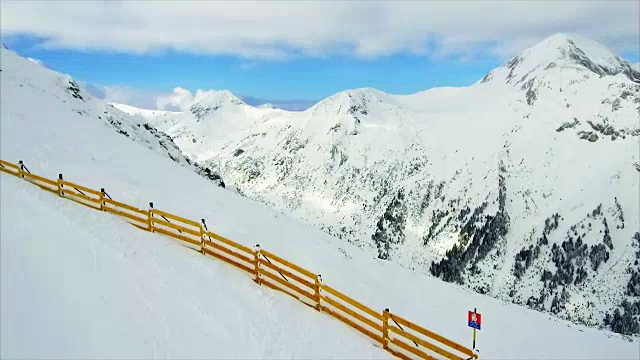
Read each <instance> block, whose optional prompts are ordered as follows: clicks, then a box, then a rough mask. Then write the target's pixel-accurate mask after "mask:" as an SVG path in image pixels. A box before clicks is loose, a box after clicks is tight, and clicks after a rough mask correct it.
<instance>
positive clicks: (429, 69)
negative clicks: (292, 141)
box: [0, 0, 640, 107]
mask: <svg viewBox="0 0 640 360" xmlns="http://www.w3.org/2000/svg"><path fill="white" fill-rule="evenodd" d="M638 11H640V8H639V6H638V2H637V1H615V0H611V1H559V2H554V8H553V11H549V6H548V3H546V2H544V3H541V2H527V1H517V2H504V1H471V2H464V1H454V2H441V1H424V2H400V1H395V2H394V1H390V2H389V1H375V2H366V1H357V2H348V1H344V2H302V1H301V2H296V1H284V2H279V1H261V2H247V1H238V2H233V3H229V2H213V1H210V2H203V1H200V2H188V1H184V2H180V3H179V4H176V3H172V2H166V1H159V2H153V1H143V2H135V1H126V2H112V1H107V2H104V1H83V2H78V1H47V2H42V1H23V2H4V3H3V4H2V12H1V13H0V16H1V18H0V20H1V21H0V27H1V29H2V35H3V37H2V41H3V43H5V44H6V45H7V46H8V47H9V48H11V49H12V50H14V51H16V52H18V53H19V54H20V55H23V56H26V57H31V58H35V59H38V60H41V61H42V62H43V63H44V64H45V66H47V67H49V68H51V69H54V70H56V71H59V72H63V73H67V74H70V75H72V76H73V77H75V78H77V79H79V80H81V81H83V82H86V83H89V84H93V85H95V86H98V87H102V89H103V90H104V92H105V94H106V95H105V97H106V98H107V100H110V101H116V102H127V103H130V104H133V105H136V106H144V107H154V106H155V102H156V100H155V99H156V98H157V97H158V96H161V95H163V94H170V93H171V92H172V91H173V89H174V88H176V87H181V88H183V89H187V90H189V91H191V92H195V91H196V90H197V89H204V90H208V89H229V90H231V91H232V92H234V93H235V94H237V95H242V96H250V97H252V98H250V99H252V101H253V102H260V101H273V100H320V99H322V98H324V97H327V96H329V95H331V94H333V93H335V92H338V91H342V90H345V89H352V88H358V87H375V88H377V89H380V90H383V91H385V92H390V93H394V94H409V93H414V92H417V91H421V90H426V89H429V88H432V87H436V86H460V85H469V84H471V83H473V82H475V81H477V80H479V79H481V78H482V77H483V76H484V75H485V74H486V73H487V72H488V71H490V70H491V69H492V68H494V67H496V66H498V65H500V64H501V63H502V62H503V61H505V60H506V59H508V58H509V57H511V56H514V55H516V54H517V53H518V52H519V51H521V50H522V49H524V48H526V47H528V46H531V45H533V44H535V43H536V42H538V41H540V40H542V39H543V38H545V37H547V36H549V35H551V34H553V33H555V32H575V33H578V34H581V35H584V36H587V37H590V38H592V39H594V40H596V41H599V42H601V43H603V44H604V45H605V46H607V47H609V48H611V49H612V50H613V51H615V52H617V53H618V54H620V55H622V56H623V57H625V58H627V59H628V60H630V61H631V62H637V61H639V60H640V59H639V57H640V55H639V53H640V45H638V42H639V41H638V40H639V38H640V30H639V29H640V19H638V17H637V14H638ZM507 13H508V14H509V16H505V14H507ZM634 14H635V15H634ZM594 24H598V26H594Z"/></svg>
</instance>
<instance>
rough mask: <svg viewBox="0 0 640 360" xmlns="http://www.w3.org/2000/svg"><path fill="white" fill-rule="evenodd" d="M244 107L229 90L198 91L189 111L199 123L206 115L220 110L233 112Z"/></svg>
mask: <svg viewBox="0 0 640 360" xmlns="http://www.w3.org/2000/svg"><path fill="white" fill-rule="evenodd" d="M245 106H248V105H247V104H245V103H244V102H243V101H242V100H240V98H238V97H237V96H235V95H234V94H233V93H232V92H231V91H229V90H219V91H216V90H209V91H200V90H198V91H197V92H196V95H195V97H194V102H193V104H192V105H191V107H190V108H189V111H190V112H191V113H192V114H193V115H194V116H195V117H196V119H197V121H201V120H202V119H204V118H205V117H207V115H209V114H211V113H212V112H215V111H218V110H220V109H225V110H227V111H229V110H230V111H235V110H236V109H238V108H240V107H245Z"/></svg>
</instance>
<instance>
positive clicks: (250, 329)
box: [0, 50, 640, 359]
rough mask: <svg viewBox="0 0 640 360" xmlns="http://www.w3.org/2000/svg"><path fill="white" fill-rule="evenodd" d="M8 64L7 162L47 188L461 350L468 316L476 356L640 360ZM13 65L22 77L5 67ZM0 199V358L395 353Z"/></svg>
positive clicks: (595, 333)
mask: <svg viewBox="0 0 640 360" xmlns="http://www.w3.org/2000/svg"><path fill="white" fill-rule="evenodd" d="M2 56H3V58H2V77H1V80H2V92H1V93H2V97H1V99H0V100H1V103H0V110H1V111H2V113H1V119H2V121H1V122H0V140H1V141H0V154H1V157H2V158H3V159H5V160H9V161H12V162H17V161H18V160H23V161H24V163H25V164H26V165H27V167H28V168H29V170H31V171H32V172H35V173H37V174H40V175H43V176H46V177H48V178H55V177H56V176H57V174H58V173H62V174H63V175H64V177H65V179H68V180H70V181H74V182H77V183H80V184H82V185H85V186H89V187H92V188H105V190H106V191H107V192H108V193H109V194H110V195H111V196H112V197H113V198H114V199H115V200H119V201H124V202H126V203H129V204H132V205H136V206H139V207H141V208H145V207H146V206H147V204H148V202H149V201H153V202H154V205H155V207H156V208H158V209H162V210H166V211H170V212H172V213H175V214H178V215H181V216H184V217H187V218H190V219H200V218H204V219H206V221H207V224H208V226H209V228H210V229H212V230H214V231H216V232H218V233H220V234H222V235H223V236H226V237H229V238H231V239H233V240H235V241H237V242H240V243H242V244H245V245H247V246H253V245H254V244H256V243H260V244H261V246H262V247H263V248H265V249H268V250H270V251H272V252H274V253H276V254H279V255H281V256H283V257H284V258H286V259H288V260H291V261H293V262H295V263H297V264H299V265H301V266H304V267H306V268H308V269H311V270H313V271H315V272H317V273H320V274H322V276H323V280H324V281H325V283H327V284H329V285H331V286H333V287H335V288H337V289H339V290H341V291H344V292H345V293H347V294H349V295H351V296H353V297H354V298H355V299H357V300H359V301H361V302H363V303H364V304H366V305H368V306H370V307H372V308H374V309H379V310H380V311H382V310H383V309H384V308H390V309H391V311H392V312H394V313H396V314H398V315H400V316H403V317H405V318H408V319H410V320H412V321H415V322H416V323H418V324H421V325H423V326H425V327H427V328H428V329H431V330H433V331H436V332H437V333H440V334H442V335H444V336H446V337H448V338H450V339H452V340H454V341H457V342H460V343H463V344H467V345H470V343H471V334H472V332H471V330H470V329H469V328H468V327H467V326H466V315H467V311H468V310H470V309H473V308H477V309H478V311H479V312H480V313H481V314H482V315H483V329H482V330H481V331H480V332H479V335H478V348H479V349H480V355H481V358H486V359H491V358H501V359H504V358H509V359H531V358H555V359H557V358H566V359H576V358H581V359H587V358H589V359H601V358H616V359H620V358H625V359H627V358H628V359H634V358H637V357H638V354H639V353H638V349H639V346H640V344H639V343H638V339H637V338H636V339H633V340H631V341H629V340H626V339H624V338H622V337H620V336H618V335H615V334H612V333H608V332H603V331H599V330H596V329H591V328H586V327H583V326H579V325H574V324H571V323H569V322H567V321H562V320H558V319H556V318H554V317H552V316H549V315H546V314H542V313H539V312H536V311H533V310H528V309H525V308H523V307H519V306H516V305H513V304H510V303H506V302H503V301H500V300H497V299H494V298H491V297H488V296H483V295H480V294H477V293H475V292H472V291H470V290H467V289H463V288H461V287H458V286H456V285H453V284H448V283H444V282H442V281H441V280H439V279H437V278H435V277H431V276H428V275H425V274H422V273H420V272H413V271H411V270H408V269H406V268H403V267H400V266H399V265H398V264H395V263H391V262H386V261H382V260H380V259H377V258H376V257H375V256H372V255H371V254H370V253H368V252H365V251H363V250H361V249H360V248H358V247H356V246H354V245H351V244H349V243H346V242H344V241H341V240H339V239H337V238H334V237H331V236H329V235H327V234H326V233H325V232H322V231H320V230H318V229H316V228H314V227H312V226H310V225H305V224H303V223H301V222H299V221H297V220H294V219H293V218H291V217H289V216H286V215H284V214H283V213H281V212H279V211H277V210H274V209H271V208H268V207H266V206H264V205H261V204H258V203H256V202H254V201H252V200H250V199H247V198H245V197H242V196H240V195H239V194H236V193H234V192H231V191H227V190H224V189H221V188H218V187H216V186H214V185H213V184H212V183H211V182H210V181H208V180H207V179H205V178H203V177H201V176H199V175H197V174H195V173H194V172H193V171H191V170H190V169H188V168H187V167H184V166H182V165H181V164H180V163H178V162H175V161H172V160H171V159H169V156H166V153H165V152H163V151H154V150H157V149H155V147H153V146H147V145H149V144H140V143H138V142H136V141H135V140H136V139H132V138H131V137H127V136H124V134H122V133H118V132H117V130H118V129H117V128H116V129H114V127H113V126H110V125H109V124H107V123H105V122H103V121H101V119H99V118H96V117H95V116H94V115H92V114H83V113H81V112H80V113H79V112H75V111H71V110H70V107H73V106H76V105H78V106H80V105H82V104H83V103H84V102H81V101H82V100H80V99H78V98H76V97H74V96H72V95H71V94H68V93H66V92H65V90H64V88H62V89H59V88H56V87H46V88H42V87H38V85H41V84H48V83H49V82H48V81H45V80H47V79H48V78H47V76H50V73H48V72H37V71H35V70H33V69H30V70H32V71H30V72H29V74H31V75H32V76H31V80H32V81H31V82H27V83H24V82H17V81H16V79H17V78H16V76H15V74H13V75H11V76H8V75H7V74H5V72H6V71H13V72H15V71H21V69H20V68H21V67H22V66H23V65H24V64H22V63H21V62H19V61H18V60H19V59H18V58H13V57H9V58H8V59H9V60H8V61H7V60H6V59H7V57H6V56H7V54H6V53H5V52H4V50H3V53H2ZM10 56H14V55H10ZM10 61H15V63H14V64H13V65H14V66H13V67H10V66H6V65H7V64H8V63H9V62H10ZM25 61H26V60H25ZM29 64H31V65H33V66H37V65H36V64H32V63H30V62H29ZM24 66H26V65H24ZM48 74H49V75H48ZM39 76H40V77H43V78H42V79H38V77H39ZM21 84H22V85H25V84H31V86H27V87H26V88H24V86H20V85H21ZM21 89H22V90H21ZM47 92H49V95H44V96H43V95H42V94H44V93H47ZM55 99H57V100H55ZM121 121H122V122H123V123H126V122H127V121H132V122H133V121H134V120H132V119H128V118H127V117H126V116H123V117H122V118H121ZM133 124H134V125H132V126H135V123H133ZM136 127H137V126H136ZM0 191H1V192H0V199H1V201H0V206H1V207H0V211H1V214H2V216H1V217H0V231H1V232H0V235H1V236H0V238H1V240H0V241H1V255H0V256H1V260H2V264H1V272H0V277H1V279H0V280H1V285H0V286H1V291H0V296H1V298H0V300H1V301H0V302H1V308H0V310H1V311H2V314H1V316H0V336H1V338H0V341H1V346H0V356H1V357H2V358H22V357H56V358H58V357H60V358H86V357H92V358H105V357H138V358H151V357H177V358H182V357H215V358H287V357H288V358H380V357H382V358H384V357H388V356H389V354H387V353H385V352H383V351H382V350H380V349H378V348H376V347H374V346H373V345H372V343H371V342H370V341H369V340H368V339H367V338H364V337H363V336H361V335H359V333H357V332H356V331H355V330H351V329H349V328H348V327H347V326H346V325H344V324H342V323H340V322H338V321H336V320H334V319H331V318H329V317H328V316H326V315H323V314H320V313H317V312H315V311H313V310H310V309H309V308H307V307H306V306H304V305H302V304H300V303H298V302H296V301H295V300H292V299H290V298H289V297H287V296H286V295H284V294H280V293H277V292H273V291H271V290H268V289H266V288H264V287H258V286H257V285H255V284H254V283H253V282H252V281H251V280H250V279H249V278H248V277H247V276H245V275H243V274H241V273H239V272H237V271H235V270H234V269H232V268H229V267H227V266H226V265H225V264H222V263H220V262H218V261H216V260H214V259H211V258H207V257H204V256H202V255H200V254H198V253H196V252H194V251H192V250H189V249H186V248H184V247H181V246H180V245H178V244H176V243H174V242H172V240H169V239H167V238H163V237H161V236H159V235H155V234H149V233H146V232H143V231H140V230H138V229H136V228H134V227H132V226H130V225H128V224H126V223H124V222H123V221H122V220H120V219H117V218H113V217H111V215H108V214H105V213H100V212H97V211H93V210H90V209H87V208H85V207H82V206H80V205H77V204H75V203H73V202H69V201H68V200H64V199H60V198H58V197H56V196H55V195H52V194H49V193H46V192H44V191H42V190H39V189H38V188H36V187H34V186H32V185H30V184H28V183H26V182H23V181H22V180H20V179H17V178H15V177H11V176H9V175H7V174H1V175H0Z"/></svg>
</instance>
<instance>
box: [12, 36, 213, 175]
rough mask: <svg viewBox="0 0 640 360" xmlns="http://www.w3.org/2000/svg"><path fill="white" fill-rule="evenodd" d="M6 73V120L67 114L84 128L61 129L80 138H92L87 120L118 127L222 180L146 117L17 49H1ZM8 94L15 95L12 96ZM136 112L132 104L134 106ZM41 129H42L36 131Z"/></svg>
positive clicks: (142, 142) (125, 134)
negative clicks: (123, 108) (110, 101)
mask: <svg viewBox="0 0 640 360" xmlns="http://www.w3.org/2000/svg"><path fill="white" fill-rule="evenodd" d="M0 51H1V53H0V56H1V63H0V70H1V72H0V76H1V78H2V89H1V91H2V94H3V96H2V106H1V109H0V112H1V116H2V118H3V119H5V118H13V117H17V118H29V117H38V116H39V117H43V118H45V119H46V118H49V116H50V115H49V113H48V112H46V111H43V109H47V110H49V111H50V112H51V113H53V114H60V115H61V116H62V114H64V116H66V117H69V118H73V119H75V121H76V122H77V124H78V126H77V127H76V126H74V127H59V128H56V131H57V132H70V133H73V134H74V136H78V137H88V136H89V135H90V133H88V132H86V131H84V127H85V126H87V124H93V123H99V124H102V125H103V126H106V127H110V128H112V129H113V130H115V131H117V132H118V133H119V134H120V135H121V136H123V137H126V138H129V139H130V140H133V141H134V142H137V143H138V144H140V145H142V146H144V147H146V148H148V149H151V150H153V151H154V152H156V153H158V154H161V155H162V156H165V157H168V158H170V159H172V160H173V161H175V162H177V163H179V164H181V165H182V166H184V167H186V168H189V169H191V170H193V171H196V172H197V173H200V174H201V175H202V176H205V177H207V178H209V179H210V180H211V181H213V182H214V183H216V184H222V181H221V179H220V178H219V176H218V175H216V174H212V173H210V172H208V171H206V170H205V169H203V168H201V167H200V166H198V165H197V164H195V163H193V162H192V161H190V160H189V159H187V158H186V157H185V156H184V155H183V154H182V151H181V150H180V149H179V148H178V147H177V146H176V144H175V143H174V142H173V140H172V139H171V138H170V137H169V136H167V135H166V134H164V133H163V132H160V131H158V130H156V129H155V127H153V126H150V125H149V124H148V123H147V121H146V120H145V118H144V117H143V116H129V115H128V114H127V113H126V112H124V111H121V110H119V109H117V108H115V107H114V106H113V105H111V104H108V103H105V102H104V101H102V100H99V99H96V98H94V97H92V96H91V95H90V94H89V92H87V91H85V90H84V89H83V88H82V87H81V86H80V85H78V83H77V82H76V81H75V80H74V79H73V78H71V77H70V76H68V75H63V74H59V73H56V72H54V71H52V70H49V69H47V68H45V67H44V66H42V65H41V64H38V63H36V62H33V61H29V60H27V59H24V58H22V57H20V56H18V55H17V54H15V53H14V52H12V51H10V50H7V49H5V48H4V47H3V48H2V49H0ZM7 94H11V97H8V96H7ZM129 110H130V108H129ZM10 126H18V124H14V125H12V124H9V123H6V122H4V121H3V122H2V131H3V132H4V131H10V129H9V128H7V127H10ZM33 131H37V129H33Z"/></svg>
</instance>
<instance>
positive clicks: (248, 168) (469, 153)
mask: <svg viewBox="0 0 640 360" xmlns="http://www.w3.org/2000/svg"><path fill="white" fill-rule="evenodd" d="M593 44H594V42H592V41H591V40H588V39H586V40H585V39H582V38H579V39H578V38H575V37H573V36H567V35H564V34H557V35H553V36H551V37H550V38H548V39H546V40H544V41H543V42H541V43H539V44H536V45H534V46H532V47H530V48H528V49H526V50H524V51H523V52H522V53H520V54H519V55H517V56H515V57H514V58H513V59H511V60H509V61H507V62H505V64H503V65H502V66H500V67H498V68H496V69H494V70H492V71H491V72H489V73H488V74H487V76H485V78H484V79H482V80H480V81H478V82H477V83H475V84H473V85H470V86H467V87H461V88H452V87H446V88H434V89H430V90H426V91H423V92H419V93H416V94H412V95H392V94H386V93H384V92H382V91H379V90H376V89H371V88H361V89H352V90H346V91H342V92H339V93H336V94H334V95H332V96H329V97H327V98H326V99H323V100H322V101H320V102H319V103H317V104H316V105H314V106H313V107H311V108H310V109H308V110H306V111H303V112H300V113H291V112H283V111H279V112H275V111H271V110H258V111H256V110H253V109H251V108H246V109H244V110H243V112H238V113H225V112H221V113H218V114H219V115H215V114H212V115H209V116H211V117H210V118H209V119H208V120H207V121H206V122H207V123H208V124H209V125H207V126H211V127H212V128H211V129H203V128H202V126H201V125H197V124H196V123H197V121H196V120H195V118H194V117H193V116H189V117H188V118H183V119H177V120H175V123H174V124H173V125H171V126H168V127H164V128H162V127H159V129H160V130H162V131H165V132H166V133H167V134H168V135H169V136H171V137H172V138H173V139H174V141H176V144H178V146H179V147H180V149H181V150H182V151H183V152H185V153H186V154H188V156H190V157H194V158H196V159H198V161H199V162H202V163H203V164H205V166H207V167H208V168H210V169H212V171H215V172H219V173H221V174H223V176H224V177H225V180H228V182H230V183H232V184H233V185H234V186H235V187H236V188H237V189H238V191H239V192H241V193H243V194H244V195H245V196H247V197H250V198H252V199H254V200H257V201H260V202H262V203H265V204H267V205H269V206H272V207H275V208H277V209H281V210H282V211H285V212H287V213H289V214H291V215H293V216H295V217H297V218H299V219H301V220H303V221H305V222H307V223H309V224H312V225H314V226H317V227H319V228H321V229H323V230H324V231H326V232H328V233H330V234H332V235H335V236H338V237H340V238H342V239H344V240H345V241H348V242H351V243H353V244H356V245H358V246H360V247H362V248H364V249H367V250H369V251H370V252H371V254H372V256H376V257H378V258H380V259H388V260H393V261H397V262H399V263H400V264H402V265H404V266H407V267H410V268H412V269H415V270H418V271H422V272H427V273H430V274H432V275H433V276H436V277H439V278H441V279H443V280H445V281H448V282H456V283H459V284H462V285H463V286H466V287H468V288H471V289H473V290H474V291H477V292H480V293H484V294H490V295H492V296H494V297H496V298H499V299H502V300H505V301H509V302H514V303H517V304H521V305H524V306H528V307H530V308H533V309H536V310H539V311H543V312H548V313H551V314H554V315H556V316H560V317H563V318H567V319H571V320H572V321H575V322H580V323H584V324H588V325H590V326H595V327H608V328H611V329H615V330H616V331H618V332H621V333H627V334H629V333H636V334H637V333H638V332H639V330H638V329H639V327H640V325H638V317H639V315H640V297H639V296H640V291H636V290H635V289H636V288H637V286H638V283H640V281H638V279H639V278H640V277H639V276H638V275H634V274H636V273H640V267H638V264H637V260H638V259H639V258H640V255H636V250H634V249H635V248H637V247H639V246H640V243H637V242H638V241H640V240H638V241H636V240H635V239H636V238H637V237H640V235H636V234H637V233H638V231H639V230H640V224H639V223H638V218H639V217H640V214H639V211H638V207H637V200H638V199H639V198H640V193H639V191H638V188H640V179H639V176H638V170H636V168H637V166H638V165H637V164H638V163H639V161H640V160H639V159H638V153H637V141H638V137H640V124H639V123H638V118H639V114H640V113H639V111H640V110H639V109H640V107H639V104H640V81H639V79H640V77H639V76H640V75H639V74H638V73H637V72H635V71H633V70H631V67H630V66H629V64H628V62H626V61H625V60H622V59H620V58H619V57H617V56H616V55H615V54H613V53H611V52H610V51H608V50H606V49H605V50H606V51H605V50H603V47H602V46H600V45H597V44H596V45H593ZM587 54H588V55H590V56H591V57H593V58H591V57H589V56H588V55H587ZM551 64H553V65H551ZM227 122H233V126H230V125H228V124H227ZM194 124H195V125H194ZM634 164H636V165H634ZM638 254H640V252H638ZM616 312H617V315H616ZM607 314H608V315H607ZM612 314H613V315H612ZM612 318H613V319H615V320H611V319H612ZM606 319H609V320H606Z"/></svg>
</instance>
